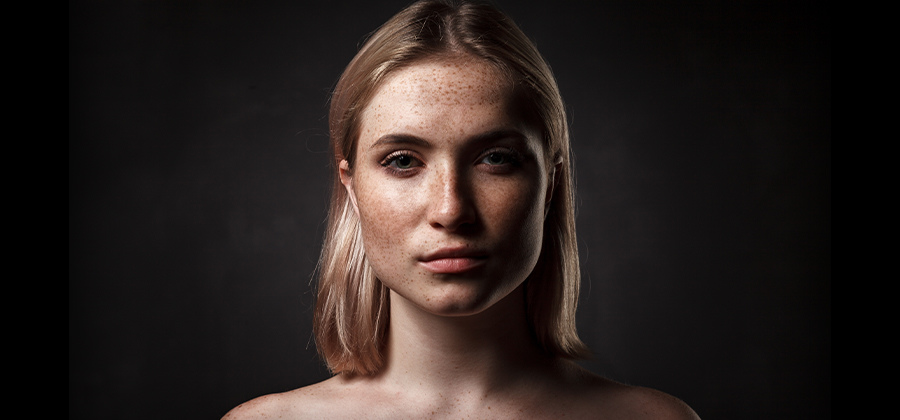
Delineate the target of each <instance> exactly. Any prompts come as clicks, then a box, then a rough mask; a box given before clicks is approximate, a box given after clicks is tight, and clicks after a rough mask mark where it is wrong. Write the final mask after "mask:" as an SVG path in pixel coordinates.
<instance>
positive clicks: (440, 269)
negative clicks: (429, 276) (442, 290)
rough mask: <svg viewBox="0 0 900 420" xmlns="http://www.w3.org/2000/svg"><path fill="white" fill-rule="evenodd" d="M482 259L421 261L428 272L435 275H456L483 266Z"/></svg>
mask: <svg viewBox="0 0 900 420" xmlns="http://www.w3.org/2000/svg"><path fill="white" fill-rule="evenodd" d="M484 261H485V259H484V258H440V259H436V260H431V261H421V262H420V264H422V265H423V266H424V267H425V268H426V269H428V271H431V272H432V273H436V274H457V273H464V272H466V271H469V270H472V269H475V268H478V267H480V266H481V265H482V264H484Z"/></svg>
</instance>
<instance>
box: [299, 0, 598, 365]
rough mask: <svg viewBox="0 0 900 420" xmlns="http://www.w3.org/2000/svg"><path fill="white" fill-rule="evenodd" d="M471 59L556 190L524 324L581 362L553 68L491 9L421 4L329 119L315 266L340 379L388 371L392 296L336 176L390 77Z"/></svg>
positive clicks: (356, 77) (563, 134)
mask: <svg viewBox="0 0 900 420" xmlns="http://www.w3.org/2000/svg"><path fill="white" fill-rule="evenodd" d="M444 56H449V57H452V56H471V57H476V58H480V59H482V60H485V61H486V62H488V63H491V64H492V65H494V66H495V67H496V68H497V69H498V70H500V72H501V74H504V75H506V76H508V77H509V80H510V81H511V82H512V83H514V84H515V88H516V91H517V95H518V96H519V98H517V99H518V102H521V103H520V104H518V106H522V107H524V108H525V112H524V115H526V116H528V117H526V118H529V119H530V120H532V121H528V122H529V123H532V124H533V125H534V126H535V127H537V128H539V129H540V130H541V133H542V136H543V143H544V152H545V153H546V154H547V157H548V159H547V162H549V164H550V165H553V167H552V168H548V169H552V170H553V171H554V172H553V173H554V180H553V181H554V184H555V187H554V190H553V197H552V199H551V202H550V205H549V206H548V213H547V216H546V218H545V221H544V238H543V244H542V249H541V255H540V257H539V259H538V263H537V265H536V267H535V269H534V271H533V272H532V274H531V276H529V278H528V280H526V283H525V285H526V286H525V287H526V303H525V304H526V308H527V314H528V322H529V324H530V327H531V329H532V332H533V334H534V336H535V338H536V340H537V342H538V343H539V344H540V345H541V346H542V347H543V349H544V351H546V352H547V354H549V355H552V356H557V357H563V358H570V359H575V358H581V357H584V356H585V355H586V354H587V348H586V346H585V345H584V343H582V341H581V340H580V339H579V338H578V334H577V332H576V329H575V308H576V305H577V303H578V288H579V282H580V271H579V263H578V250H577V243H576V240H575V215H574V197H573V185H572V172H571V161H570V152H569V133H568V124H567V121H566V112H565V108H564V106H563V102H562V98H561V96H560V94H559V88H558V86H557V84H556V80H555V79H554V77H553V73H552V72H551V70H550V67H549V66H548V65H547V63H546V62H545V61H544V59H543V57H541V55H540V53H539V52H538V50H537V48H536V47H535V46H534V44H532V42H531V41H530V40H529V39H528V38H527V37H526V36H525V34H524V33H522V31H521V30H520V29H519V27H518V26H516V24H515V23H514V22H512V20H510V19H509V18H508V17H507V16H506V15H504V14H503V13H502V12H500V11H499V10H497V9H496V8H494V7H492V6H489V5H485V4H474V3H461V4H451V3H449V2H447V1H439V0H425V1H420V2H417V3H414V4H412V5H411V6H409V7H407V8H406V9H404V10H403V11H401V12H400V13H398V14H397V15H395V16H394V17H393V18H391V19H390V20H389V21H387V22H386V23H385V24H384V25H383V26H381V27H380V28H379V29H378V30H377V31H375V32H374V33H373V34H372V35H371V36H370V37H369V39H368V40H367V41H366V42H365V44H364V45H363V46H362V48H361V49H360V50H359V52H358V53H357V55H356V56H355V57H354V58H353V60H352V61H351V62H350V64H349V65H348V66H347V68H346V69H345V70H344V73H343V74H342V76H341V78H340V79H339V81H338V83H337V85H336V87H335V90H334V92H333V95H332V98H331V109H330V115H329V125H330V136H331V146H332V151H333V153H334V161H333V163H334V184H333V186H332V197H331V204H330V209H329V214H328V226H327V230H326V236H325V241H324V245H323V248H322V254H321V257H320V259H319V266H318V277H319V282H318V298H317V302H316V308H315V320H314V334H315V338H316V345H317V347H318V351H319V353H320V355H321V356H322V357H323V358H324V359H325V361H326V363H327V364H328V367H329V369H330V370H331V371H332V372H334V373H346V374H362V375H367V374H374V373H376V372H377V371H378V370H379V369H380V368H381V365H382V364H383V351H384V345H385V341H386V334H387V329H388V320H389V317H390V311H389V307H390V306H389V293H388V289H387V288H386V287H385V286H384V285H383V284H382V283H381V281H379V280H378V279H377V278H376V277H375V273H374V271H373V270H372V268H371V267H370V266H369V263H368V261H367V260H366V252H365V249H364V247H363V242H362V233H361V231H360V225H359V219H358V217H357V215H356V213H355V211H354V210H353V207H352V204H351V202H350V199H349V196H348V194H347V191H346V190H345V189H344V187H343V185H342V184H341V182H340V177H339V173H338V166H339V162H340V161H341V160H347V162H348V163H349V165H350V167H351V168H352V167H353V162H354V159H355V150H356V143H357V141H358V139H359V135H360V132H359V130H360V124H361V121H360V120H361V116H362V113H363V110H364V109H365V107H366V106H367V105H368V103H369V101H370V100H371V98H372V96H373V95H374V92H375V91H376V89H377V88H378V87H379V86H380V84H381V83H382V81H383V80H384V79H385V77H386V76H387V75H388V74H390V73H391V72H393V71H395V70H397V69H400V68H403V67H405V66H409V65H411V64H414V63H416V62H419V61H421V60H424V59H429V58H440V57H444Z"/></svg>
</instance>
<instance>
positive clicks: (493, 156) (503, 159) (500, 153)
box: [478, 148, 521, 166]
mask: <svg viewBox="0 0 900 420" xmlns="http://www.w3.org/2000/svg"><path fill="white" fill-rule="evenodd" d="M481 156H482V157H481V160H479V162H478V163H480V164H484V165H488V166H508V165H518V164H519V162H521V159H520V157H519V155H518V153H517V152H516V151H515V150H514V149H506V148H503V149H493V150H489V151H487V152H485V153H483V154H482V155H481Z"/></svg>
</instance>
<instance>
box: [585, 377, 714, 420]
mask: <svg viewBox="0 0 900 420" xmlns="http://www.w3.org/2000/svg"><path fill="white" fill-rule="evenodd" d="M581 383H582V388H581V389H582V392H577V393H574V395H578V400H579V401H578V403H577V406H579V407H581V409H582V410H579V411H581V412H582V413H592V415H596V413H598V412H602V413H606V414H607V416H605V417H608V418H615V419H634V420H637V419H661V420H699V418H700V417H699V416H697V413H695V412H694V410H693V409H691V407H690V406H688V405H687V404H686V403H684V401H681V400H680V399H678V398H676V397H674V396H672V395H669V394H667V393H665V392H661V391H657V390H655V389H651V388H644V387H639V386H631V385H626V384H622V383H619V382H616V381H613V380H610V379H607V378H604V377H601V376H597V375H594V374H591V373H583V374H582V378H581ZM587 417H590V416H587Z"/></svg>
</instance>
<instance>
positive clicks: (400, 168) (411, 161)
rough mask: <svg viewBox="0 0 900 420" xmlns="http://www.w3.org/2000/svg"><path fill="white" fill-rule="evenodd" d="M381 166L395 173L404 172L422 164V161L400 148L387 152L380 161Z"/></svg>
mask: <svg viewBox="0 0 900 420" xmlns="http://www.w3.org/2000/svg"><path fill="white" fill-rule="evenodd" d="M381 166H383V167H385V169H388V170H390V171H393V172H396V173H404V172H406V171H410V170H413V169H415V168H416V167H419V166H422V161H420V160H419V159H417V158H416V157H414V156H413V155H412V154H411V153H410V152H408V151H405V150H401V151H396V152H393V153H391V154H389V155H388V156H387V157H386V158H384V160H382V161H381Z"/></svg>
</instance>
